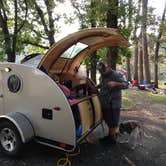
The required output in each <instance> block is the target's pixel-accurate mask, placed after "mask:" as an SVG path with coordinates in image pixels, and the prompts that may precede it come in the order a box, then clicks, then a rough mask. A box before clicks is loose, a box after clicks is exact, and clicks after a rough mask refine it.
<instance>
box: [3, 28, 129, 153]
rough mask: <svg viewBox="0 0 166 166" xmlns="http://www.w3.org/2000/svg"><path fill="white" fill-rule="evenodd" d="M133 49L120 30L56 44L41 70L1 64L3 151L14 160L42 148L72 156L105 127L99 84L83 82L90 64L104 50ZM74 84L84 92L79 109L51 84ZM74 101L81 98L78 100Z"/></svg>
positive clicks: (82, 33) (97, 31) (77, 35)
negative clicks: (25, 150)
mask: <svg viewBox="0 0 166 166" xmlns="http://www.w3.org/2000/svg"><path fill="white" fill-rule="evenodd" d="M111 46H129V43H128V41H127V40H126V39H125V38H124V37H123V36H122V35H121V34H120V33H119V32H118V31H117V30H115V29H111V28H95V29H86V30H82V31H79V32H76V33H73V34H71V35H69V36H67V37H65V38H63V39H62V40H60V41H58V42H57V43H56V44H54V45H53V46H52V47H51V48H50V49H49V50H48V51H47V53H46V54H45V55H44V56H43V58H42V59H41V61H40V63H39V64H38V66H37V67H30V66H27V65H23V64H14V63H0V148H1V150H2V152H4V153H5V154H7V155H10V156H15V155H17V154H18V153H19V152H20V149H21V148H22V146H23V145H24V144H25V143H27V142H29V141H31V140H35V141H36V142H38V143H41V144H44V145H47V146H50V147H53V148H57V149H60V150H64V151H67V152H72V151H74V150H75V148H76V147H77V145H78V144H79V143H80V142H81V140H82V139H84V138H86V137H87V136H88V135H89V134H90V133H91V132H92V131H93V130H94V129H95V128H96V127H97V126H98V125H99V124H101V122H102V111H101V105H100V100H99V97H98V94H97V93H96V92H95V91H94V84H93V83H92V81H91V80H90V79H88V78H85V77H79V76H78V70H79V67H80V65H81V63H82V61H83V60H84V59H85V57H87V56H89V55H91V54H92V53H93V52H94V51H96V50H97V49H99V48H102V47H111ZM50 74H57V75H58V76H59V78H60V82H63V83H65V82H68V81H70V83H71V84H70V86H71V87H70V88H71V89H72V90H73V91H74V92H75V93H76V92H77V91H78V89H79V88H80V87H84V91H85V92H84V93H83V94H82V96H79V97H78V98H77V101H78V102H77V103H76V104H74V107H75V108H76V110H75V109H73V106H71V105H70V103H69V101H68V99H67V97H66V96H65V94H64V93H63V91H62V90H61V88H60V87H59V86H58V84H57V83H56V82H55V81H54V80H52V78H51V77H50V76H49V75H50ZM75 97H77V95H76V94H75Z"/></svg>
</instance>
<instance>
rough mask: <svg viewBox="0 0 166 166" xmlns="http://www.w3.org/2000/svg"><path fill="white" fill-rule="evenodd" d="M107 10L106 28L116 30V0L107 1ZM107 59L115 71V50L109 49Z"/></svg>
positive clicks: (116, 56) (113, 48)
mask: <svg viewBox="0 0 166 166" xmlns="http://www.w3.org/2000/svg"><path fill="white" fill-rule="evenodd" d="M108 4H109V9H108V11H107V27H108V28H118V0H108ZM107 58H108V61H109V64H110V66H111V68H112V69H114V70H116V62H117V58H118V53H117V49H116V48H115V47H111V48H109V51H108V54H107Z"/></svg>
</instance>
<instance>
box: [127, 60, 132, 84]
mask: <svg viewBox="0 0 166 166" xmlns="http://www.w3.org/2000/svg"><path fill="white" fill-rule="evenodd" d="M126 67H127V81H130V82H131V69H130V58H126Z"/></svg>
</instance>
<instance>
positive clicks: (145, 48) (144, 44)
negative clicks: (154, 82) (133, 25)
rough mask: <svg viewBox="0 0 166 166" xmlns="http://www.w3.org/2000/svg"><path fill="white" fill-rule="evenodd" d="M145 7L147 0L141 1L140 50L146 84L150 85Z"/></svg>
mask: <svg viewBox="0 0 166 166" xmlns="http://www.w3.org/2000/svg"><path fill="white" fill-rule="evenodd" d="M147 5H148V0H143V1H142V49H143V59H144V70H145V79H146V81H147V83H150V82H151V79H150V70H149V55H148V45H147V36H146V24H147V23H146V22H147Z"/></svg>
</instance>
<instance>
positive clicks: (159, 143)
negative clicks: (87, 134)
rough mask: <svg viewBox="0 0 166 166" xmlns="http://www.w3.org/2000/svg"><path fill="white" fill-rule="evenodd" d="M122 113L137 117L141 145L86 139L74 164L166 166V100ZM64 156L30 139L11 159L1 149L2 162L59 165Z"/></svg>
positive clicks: (125, 117) (10, 165) (128, 117)
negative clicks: (164, 102) (165, 102)
mask: <svg viewBox="0 0 166 166" xmlns="http://www.w3.org/2000/svg"><path fill="white" fill-rule="evenodd" d="M139 102H140V101H139ZM156 110H157V111H156ZM121 117H122V118H121V121H122V122H123V121H126V120H136V121H137V122H138V123H139V124H140V126H141V129H142V131H143V134H142V137H141V144H142V145H141V146H140V145H137V146H136V148H135V149H133V148H132V147H133V146H131V144H127V143H117V144H116V145H112V146H107V147H106V146H102V145H100V144H99V142H98V141H96V142H95V143H94V144H88V143H83V144H81V145H80V153H79V154H78V155H77V156H74V157H70V158H69V159H70V160H71V165H72V166H166V144H165V140H166V132H165V131H166V104H165V105H156V103H154V105H152V104H151V103H150V105H149V106H147V105H146V108H144V104H142V108H139V109H136V110H132V111H130V110H128V111H122V114H121ZM100 132H101V131H100ZM96 133H97V132H96ZM93 136H95V134H94V135H93ZM64 156H65V154H64V153H62V152H60V151H57V150H55V149H52V148H49V147H46V146H43V145H39V144H36V143H30V144H27V145H26V146H25V148H24V151H23V153H22V156H21V157H20V158H17V159H12V158H8V157H7V156H4V155H3V154H2V153H0V166H57V161H58V160H59V159H60V158H61V157H64ZM66 166H67V165H66Z"/></svg>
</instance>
